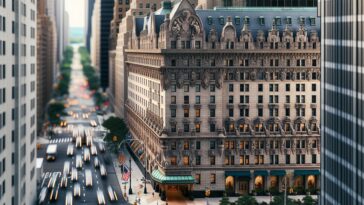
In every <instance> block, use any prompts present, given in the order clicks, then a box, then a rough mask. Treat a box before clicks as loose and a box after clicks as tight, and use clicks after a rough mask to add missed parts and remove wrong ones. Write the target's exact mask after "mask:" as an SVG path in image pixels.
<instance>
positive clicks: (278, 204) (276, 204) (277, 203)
mask: <svg viewBox="0 0 364 205" xmlns="http://www.w3.org/2000/svg"><path fill="white" fill-rule="evenodd" d="M282 204H284V196H274V197H273V201H272V202H271V203H270V205H282ZM287 205H296V203H295V202H294V201H293V200H292V199H290V198H288V197H287Z"/></svg>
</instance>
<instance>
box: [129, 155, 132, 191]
mask: <svg viewBox="0 0 364 205" xmlns="http://www.w3.org/2000/svg"><path fill="white" fill-rule="evenodd" d="M129 169H130V170H129V171H130V176H129V195H131V194H133V190H132V189H131V156H130V158H129Z"/></svg>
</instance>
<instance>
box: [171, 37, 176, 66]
mask: <svg viewBox="0 0 364 205" xmlns="http://www.w3.org/2000/svg"><path fill="white" fill-rule="evenodd" d="M171 48H172V49H176V48H177V42H176V41H171ZM174 66H175V65H174Z"/></svg>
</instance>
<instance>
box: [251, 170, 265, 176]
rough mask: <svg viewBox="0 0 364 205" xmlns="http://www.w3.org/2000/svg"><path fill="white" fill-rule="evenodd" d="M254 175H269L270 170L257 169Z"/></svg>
mask: <svg viewBox="0 0 364 205" xmlns="http://www.w3.org/2000/svg"><path fill="white" fill-rule="evenodd" d="M254 176H268V171H266V170H256V171H254Z"/></svg>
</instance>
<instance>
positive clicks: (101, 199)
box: [96, 189, 106, 205]
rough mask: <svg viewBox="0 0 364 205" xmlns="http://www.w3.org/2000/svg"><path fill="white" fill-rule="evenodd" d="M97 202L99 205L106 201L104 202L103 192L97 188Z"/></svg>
mask: <svg viewBox="0 0 364 205" xmlns="http://www.w3.org/2000/svg"><path fill="white" fill-rule="evenodd" d="M96 195H97V203H98V204H99V205H104V204H106V202H105V197H104V193H103V192H102V191H101V190H100V189H99V190H97V194H96Z"/></svg>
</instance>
